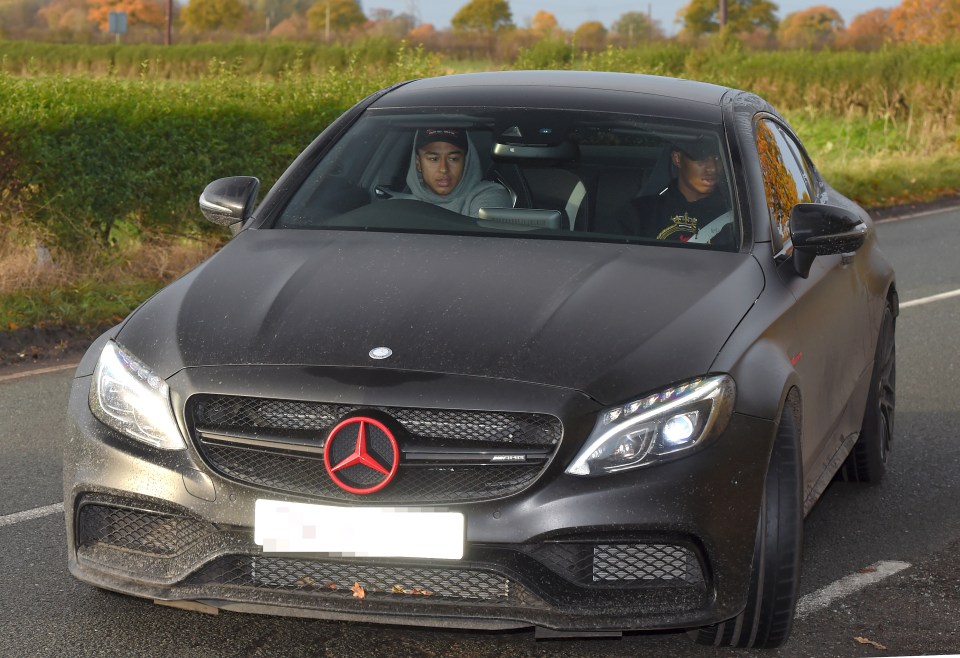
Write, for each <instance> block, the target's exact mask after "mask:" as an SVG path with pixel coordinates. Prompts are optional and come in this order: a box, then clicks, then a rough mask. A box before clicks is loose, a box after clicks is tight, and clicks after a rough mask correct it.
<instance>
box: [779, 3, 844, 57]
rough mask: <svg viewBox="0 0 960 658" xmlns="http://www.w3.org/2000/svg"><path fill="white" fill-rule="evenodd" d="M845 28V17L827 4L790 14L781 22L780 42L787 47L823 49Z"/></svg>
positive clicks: (831, 43)
mask: <svg viewBox="0 0 960 658" xmlns="http://www.w3.org/2000/svg"><path fill="white" fill-rule="evenodd" d="M842 30H843V17H841V16H840V13H839V12H838V11H837V10H836V9H834V8H832V7H827V6H826V5H817V6H815V7H810V8H809V9H804V10H802V11H795V12H793V13H792V14H788V15H787V16H786V18H784V19H783V21H781V23H780V43H781V45H783V46H785V47H787V48H802V49H805V50H821V49H823V48H826V47H829V46H832V45H833V43H834V41H835V40H836V38H837V35H838V34H839V33H840V32H841V31H842Z"/></svg>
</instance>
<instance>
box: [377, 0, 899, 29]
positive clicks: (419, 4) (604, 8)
mask: <svg viewBox="0 0 960 658" xmlns="http://www.w3.org/2000/svg"><path fill="white" fill-rule="evenodd" d="M467 2H468V0H361V4H362V6H363V9H364V11H365V12H367V13H368V14H369V12H370V10H372V9H377V8H383V9H391V10H393V12H394V13H395V14H402V13H411V12H412V11H413V10H414V9H415V10H416V11H417V12H418V13H419V17H420V20H421V21H422V22H424V23H433V25H434V27H436V28H437V29H442V28H446V27H449V26H450V19H451V18H453V15H454V14H456V13H457V11H458V10H459V9H460V7H462V6H463V5H465V4H466V3H467ZM508 2H509V3H510V10H511V11H512V12H513V22H514V23H515V24H517V25H518V26H519V27H525V26H527V25H528V24H529V22H530V19H531V18H533V15H534V14H536V13H537V11H538V10H540V9H546V10H547V11H550V12H552V13H553V15H554V16H556V17H557V21H558V22H559V23H560V27H562V28H564V29H567V30H573V29H576V28H577V26H578V25H580V24H581V23H584V22H586V21H600V22H601V23H603V24H604V25H605V26H606V27H608V28H609V27H610V24H611V23H613V22H614V21H615V20H617V18H618V17H619V16H620V15H621V14H624V13H626V12H628V11H642V12H647V11H648V10H649V11H650V12H651V13H652V15H653V19H654V20H655V21H659V22H660V27H662V28H663V30H664V31H665V32H666V33H667V34H674V33H676V31H677V29H678V28H679V26H678V25H677V24H676V23H675V22H674V21H675V20H676V16H677V11H678V10H679V9H680V8H681V7H683V6H684V5H685V4H687V2H689V0H659V1H657V2H652V1H650V0H647V1H644V0H639V1H638V2H630V0H601V1H600V2H590V1H589V0H587V1H584V0H508ZM774 2H775V4H777V5H778V6H779V7H780V11H779V12H778V17H779V18H781V19H782V18H783V17H784V16H786V15H787V14H789V13H792V12H794V11H798V10H800V9H807V8H809V7H813V6H816V5H828V6H830V7H833V8H835V9H836V10H837V11H839V12H840V15H841V16H843V20H844V21H845V22H847V23H849V22H850V20H851V19H852V18H853V17H854V16H856V15H858V14H862V13H863V12H865V11H869V10H870V9H875V8H877V7H885V8H889V7H894V6H896V5H898V4H899V1H898V0H895V1H893V2H889V1H887V2H883V0H837V1H835V2H831V1H830V0H812V1H811V0H781V1H780V2H777V1H776V0H774Z"/></svg>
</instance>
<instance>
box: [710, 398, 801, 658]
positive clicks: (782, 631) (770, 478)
mask: <svg viewBox="0 0 960 658" xmlns="http://www.w3.org/2000/svg"><path fill="white" fill-rule="evenodd" d="M800 464H801V462H800V405H799V396H798V395H797V393H796V392H795V391H791V392H790V394H789V395H788V396H787V401H786V404H785V405H784V409H783V413H782V414H781V417H780V423H779V426H778V428H777V437H776V441H775V443H774V446H773V454H772V455H771V456H770V467H769V469H768V471H767V479H766V484H765V487H764V493H763V503H762V505H761V508H760V519H759V522H758V529H757V541H756V546H755V548H754V554H753V563H752V565H751V574H750V591H749V594H748V597H747V607H746V608H745V609H744V611H743V612H741V613H740V614H739V615H737V616H736V617H734V618H733V619H729V620H727V621H725V622H722V623H720V624H716V625H714V626H709V627H706V628H701V629H699V630H697V631H695V634H696V635H695V638H694V639H695V641H696V642H697V643H698V644H708V645H713V646H718V647H741V648H756V649H767V648H775V647H779V646H781V645H782V644H783V643H784V642H786V640H787V637H788V636H789V635H790V628H791V627H792V626H793V614H794V608H795V607H796V602H797V591H798V587H799V583H800V553H801V538H802V535H803V507H802V499H801V494H800V491H801V465H800Z"/></svg>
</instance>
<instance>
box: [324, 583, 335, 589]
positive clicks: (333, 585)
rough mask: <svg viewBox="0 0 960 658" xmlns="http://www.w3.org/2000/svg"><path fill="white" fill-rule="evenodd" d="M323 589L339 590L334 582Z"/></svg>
mask: <svg viewBox="0 0 960 658" xmlns="http://www.w3.org/2000/svg"><path fill="white" fill-rule="evenodd" d="M323 589H337V584H336V583H335V582H333V581H331V582H329V583H327V584H326V585H324V586H323Z"/></svg>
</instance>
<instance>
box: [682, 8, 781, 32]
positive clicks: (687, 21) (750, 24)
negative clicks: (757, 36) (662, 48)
mask: <svg viewBox="0 0 960 658" xmlns="http://www.w3.org/2000/svg"><path fill="white" fill-rule="evenodd" d="M776 11H777V5H775V4H774V3H773V2H770V0H727V29H728V30H729V31H730V32H733V33H743V32H753V31H754V30H757V29H767V30H773V29H775V28H776V27H777V17H776V16H775V15H774V14H775V12H776ZM719 13H720V5H719V3H718V2H717V0H690V3H689V4H688V5H686V6H684V7H683V8H681V9H680V11H679V12H677V18H678V20H679V21H680V22H681V23H682V24H683V28H682V30H681V32H682V34H683V35H685V36H688V37H698V36H700V35H703V34H710V33H713V32H718V31H719V30H720V17H719Z"/></svg>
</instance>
